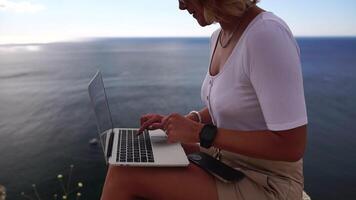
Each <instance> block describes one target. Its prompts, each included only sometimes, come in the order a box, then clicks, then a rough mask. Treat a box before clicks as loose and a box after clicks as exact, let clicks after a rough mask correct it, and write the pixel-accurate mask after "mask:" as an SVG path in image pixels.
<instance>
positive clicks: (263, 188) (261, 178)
mask: <svg viewBox="0 0 356 200" xmlns="http://www.w3.org/2000/svg"><path fill="white" fill-rule="evenodd" d="M201 151H203V152H206V153H208V154H210V155H212V156H214V157H215V156H216V155H217V150H216V149H215V148H210V149H208V150H207V149H204V148H201ZM219 155H220V160H221V161H222V162H224V163H226V164H228V165H230V166H231V162H229V160H232V159H238V157H234V156H233V154H224V153H223V152H222V153H220V154H219ZM231 167H234V168H235V169H238V170H240V171H242V172H243V173H244V174H245V175H246V177H245V178H243V179H242V180H240V181H238V182H232V183H225V182H223V181H221V180H220V179H218V178H215V182H216V187H217V192H218V197H219V200H264V199H288V200H301V199H302V192H303V187H302V186H301V185H300V184H297V183H295V182H293V181H291V180H289V179H286V178H281V177H278V176H276V175H273V174H271V173H268V172H262V171H260V170H257V169H251V168H246V167H243V166H241V165H236V164H235V165H234V166H231Z"/></svg>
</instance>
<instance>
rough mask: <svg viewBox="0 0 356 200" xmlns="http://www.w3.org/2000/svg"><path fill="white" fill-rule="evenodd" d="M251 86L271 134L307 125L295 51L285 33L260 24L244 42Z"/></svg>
mask: <svg viewBox="0 0 356 200" xmlns="http://www.w3.org/2000/svg"><path fill="white" fill-rule="evenodd" d="M247 49H248V50H247V60H248V71H249V77H250V81H251V84H252V86H253V88H254V90H255V92H256V95H257V98H258V101H259V103H260V106H261V110H262V113H263V116H264V118H265V121H266V124H267V128H268V129H269V130H272V131H280V130H288V129H292V128H296V127H299V126H302V125H305V124H307V112H306V105H305V98H304V89H303V77H302V71H301V62H300V56H299V48H298V46H297V43H296V42H295V40H294V38H293V36H292V34H291V33H290V32H289V30H288V29H287V28H285V27H283V26H282V25H281V24H278V22H273V21H271V22H264V23H263V24H261V25H260V26H259V27H258V28H256V29H254V30H252V31H251V32H250V35H249V37H248V39H247Z"/></svg>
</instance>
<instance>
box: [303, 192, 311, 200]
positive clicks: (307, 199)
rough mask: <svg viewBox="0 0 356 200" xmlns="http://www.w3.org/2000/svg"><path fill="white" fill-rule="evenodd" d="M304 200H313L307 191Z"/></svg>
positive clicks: (304, 193)
mask: <svg viewBox="0 0 356 200" xmlns="http://www.w3.org/2000/svg"><path fill="white" fill-rule="evenodd" d="M303 200H311V198H310V196H309V195H308V194H307V193H306V192H305V191H303Z"/></svg>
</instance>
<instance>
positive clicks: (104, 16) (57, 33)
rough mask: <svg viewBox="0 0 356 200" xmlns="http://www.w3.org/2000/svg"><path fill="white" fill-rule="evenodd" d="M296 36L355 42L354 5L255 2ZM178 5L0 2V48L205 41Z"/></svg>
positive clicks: (160, 0) (202, 30)
mask: <svg viewBox="0 0 356 200" xmlns="http://www.w3.org/2000/svg"><path fill="white" fill-rule="evenodd" d="M259 6H260V7H262V8H263V9H265V10H268V11H271V12H273V13H275V14H276V15H278V16H279V17H281V18H282V19H283V20H285V21H286V22H287V24H288V25H289V26H290V28H291V30H292V31H293V33H294V34H295V35H296V36H313V37H314V36H356V0H343V1H337V0H261V2H260V3H259ZM217 28H218V24H215V25H211V26H208V27H200V26H199V25H198V23H197V22H196V21H195V19H194V18H193V17H192V16H191V15H189V14H188V13H187V12H186V11H181V10H179V9H178V0H154V1H153V0H139V1H126V0H125V1H124V0H105V1H103V0H0V44H10V43H38V42H40V43H41V42H52V41H63V40H72V39H80V38H87V37H201V36H203V37H207V36H209V35H210V34H211V33H212V32H213V31H214V30H215V29H217Z"/></svg>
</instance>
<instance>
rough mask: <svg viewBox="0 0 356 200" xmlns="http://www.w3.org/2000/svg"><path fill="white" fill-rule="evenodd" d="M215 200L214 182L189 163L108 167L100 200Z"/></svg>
mask: <svg viewBox="0 0 356 200" xmlns="http://www.w3.org/2000/svg"><path fill="white" fill-rule="evenodd" d="M137 197H138V198H144V199H152V200H161V199H162V200H165V199H167V200H185V199H186V200H191V199H204V200H217V199H218V195H217V190H216V185H215V179H214V178H213V177H212V176H211V175H210V174H208V173H206V172H205V171H204V170H202V169H200V168H199V167H197V166H195V165H193V164H190V165H189V166H188V167H182V168H176V167H175V168H167V167H164V168H148V167H118V166H110V167H109V170H108V173H107V177H106V180H105V185H104V188H103V194H102V200H114V199H120V200H121V199H134V198H137Z"/></svg>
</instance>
